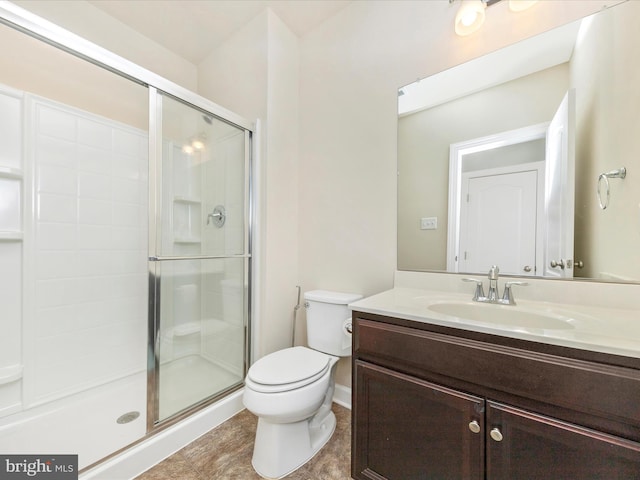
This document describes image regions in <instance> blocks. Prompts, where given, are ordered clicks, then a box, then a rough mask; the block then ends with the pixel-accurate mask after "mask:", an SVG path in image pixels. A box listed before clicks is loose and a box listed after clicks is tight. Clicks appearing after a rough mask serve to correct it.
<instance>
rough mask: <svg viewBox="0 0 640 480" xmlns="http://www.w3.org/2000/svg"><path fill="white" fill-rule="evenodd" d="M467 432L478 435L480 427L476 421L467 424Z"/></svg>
mask: <svg viewBox="0 0 640 480" xmlns="http://www.w3.org/2000/svg"><path fill="white" fill-rule="evenodd" d="M469 430H471V431H472V432H473V433H480V425H479V424H478V421H477V420H474V421H473V422H470V423H469Z"/></svg>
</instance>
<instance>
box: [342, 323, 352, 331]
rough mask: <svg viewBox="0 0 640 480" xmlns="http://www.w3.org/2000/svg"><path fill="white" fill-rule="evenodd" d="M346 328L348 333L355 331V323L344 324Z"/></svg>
mask: <svg viewBox="0 0 640 480" xmlns="http://www.w3.org/2000/svg"><path fill="white" fill-rule="evenodd" d="M344 329H345V330H346V331H347V332H348V333H353V325H352V324H351V323H346V324H345V326H344Z"/></svg>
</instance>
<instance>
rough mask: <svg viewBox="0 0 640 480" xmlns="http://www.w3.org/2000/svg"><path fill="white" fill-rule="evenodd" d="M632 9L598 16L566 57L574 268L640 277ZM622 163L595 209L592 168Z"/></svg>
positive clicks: (596, 274)
mask: <svg viewBox="0 0 640 480" xmlns="http://www.w3.org/2000/svg"><path fill="white" fill-rule="evenodd" d="M639 16H640V3H639V2H628V3H626V4H624V5H620V6H618V7H616V8H615V9H611V10H609V11H606V12H603V13H602V14H601V15H598V18H597V21H594V22H593V23H592V24H591V26H590V32H589V36H588V37H587V38H588V40H589V41H585V42H582V43H581V44H579V45H578V47H577V48H576V50H575V54H574V58H573V59H572V62H571V79H572V84H573V86H575V87H576V105H577V108H576V121H577V127H578V128H577V132H578V135H579V136H578V138H576V145H577V147H576V166H577V168H576V172H578V174H579V175H578V176H577V177H576V212H577V213H578V214H577V215H576V223H575V238H576V253H575V258H576V259H578V260H582V261H584V263H585V268H584V269H583V270H582V271H578V273H579V274H580V275H584V276H586V277H591V278H609V279H611V278H613V279H617V280H638V279H640V274H639V273H638V271H637V266H638V265H639V264H640V249H639V248H638V244H639V241H640V173H639V172H640V145H639V144H638V141H637V136H638V132H637V126H638V122H639V121H640V115H639V114H638V109H637V105H638V102H640V93H638V88H637V85H638V79H639V78H640V57H639V56H638V53H637V38H638V34H637V25H636V24H635V22H634V21H629V19H635V18H638V17H639ZM614 85H615V86H614ZM596 86H597V90H596ZM622 166H625V167H626V168H627V172H628V173H627V178H626V179H625V180H619V179H612V180H610V186H611V199H610V204H609V206H608V208H607V209H606V210H601V209H600V207H599V205H598V200H597V197H596V185H597V179H598V175H599V174H600V173H603V172H608V171H610V170H614V169H618V168H620V167H622ZM579 167H582V168H579ZM603 199H604V185H603ZM621 252H623V254H621ZM596 253H597V255H596ZM612 274H613V276H612Z"/></svg>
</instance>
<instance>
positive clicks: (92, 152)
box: [77, 145, 111, 175]
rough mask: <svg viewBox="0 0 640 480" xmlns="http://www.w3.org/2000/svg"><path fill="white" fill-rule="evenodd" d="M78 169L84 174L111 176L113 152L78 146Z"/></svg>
mask: <svg viewBox="0 0 640 480" xmlns="http://www.w3.org/2000/svg"><path fill="white" fill-rule="evenodd" d="M77 150H78V154H77V155H78V169H79V170H82V171H83V172H91V173H98V174H100V175H109V174H110V173H111V152H110V151H108V150H104V149H101V148H95V147H90V146H88V145H77Z"/></svg>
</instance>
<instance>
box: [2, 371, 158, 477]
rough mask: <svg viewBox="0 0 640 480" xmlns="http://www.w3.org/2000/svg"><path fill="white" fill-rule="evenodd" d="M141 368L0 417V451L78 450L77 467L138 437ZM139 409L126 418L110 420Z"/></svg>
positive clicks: (142, 422) (142, 420)
mask: <svg viewBox="0 0 640 480" xmlns="http://www.w3.org/2000/svg"><path fill="white" fill-rule="evenodd" d="M146 395H147V387H146V372H140V373H137V374H135V375H131V376H128V377H125V378H123V379H120V380H117V381H114V382H111V383H109V384H106V385H101V386H100V387H96V388H92V389H90V390H87V391H84V392H81V393H77V394H75V395H71V396H69V397H66V398H64V399H60V400H56V401H53V402H50V403H47V404H45V405H40V406H38V407H34V408H31V409H29V410H26V411H23V412H20V413H17V414H14V415H9V416H7V417H4V418H2V419H0V452H2V453H6V454H12V453H15V454H29V453H30V454H78V468H80V469H82V468H84V467H86V466H88V465H91V464H92V463H95V462H97V461H98V460H100V459H101V458H104V457H105V456H107V455H110V454H111V453H113V452H115V451H117V450H120V449H121V448H123V447H125V446H127V445H129V444H130V443H132V442H134V441H136V440H138V439H140V438H142V437H143V436H144V435H145V431H146V418H147V417H146V415H147V409H146V403H147V402H146ZM132 411H136V412H140V416H139V417H138V418H137V419H135V420H133V421H132V422H129V423H125V424H118V423H117V422H116V420H117V419H118V417H120V416H121V415H122V414H124V413H127V412H132Z"/></svg>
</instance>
